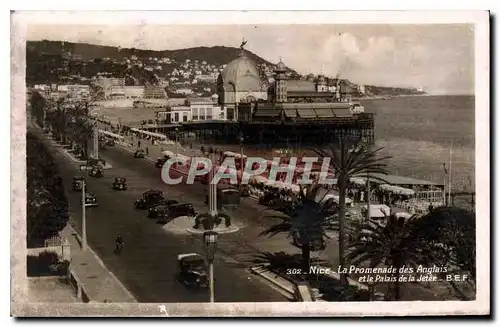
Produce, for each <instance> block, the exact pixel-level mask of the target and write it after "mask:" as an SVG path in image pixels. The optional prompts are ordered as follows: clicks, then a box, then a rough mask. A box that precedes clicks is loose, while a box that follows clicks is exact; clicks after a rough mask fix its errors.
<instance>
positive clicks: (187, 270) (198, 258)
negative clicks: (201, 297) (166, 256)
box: [177, 253, 208, 288]
mask: <svg viewBox="0 0 500 327" xmlns="http://www.w3.org/2000/svg"><path fill="white" fill-rule="evenodd" d="M177 262H178V263H179V281H180V282H181V283H183V284H184V285H186V286H187V287H194V288H206V287H208V277H207V271H208V269H207V265H206V263H205V258H204V257H203V256H202V255H201V254H198V253H185V254H179V255H178V256H177Z"/></svg>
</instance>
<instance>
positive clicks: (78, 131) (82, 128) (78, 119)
mask: <svg viewBox="0 0 500 327" xmlns="http://www.w3.org/2000/svg"><path fill="white" fill-rule="evenodd" d="M90 104H91V103H90V102H88V101H82V102H75V103H73V104H72V106H71V107H70V110H69V111H68V115H69V116H70V121H71V123H72V127H73V128H72V129H71V139H72V142H74V143H76V144H78V145H79V147H80V148H81V149H82V152H83V153H82V156H83V157H85V158H88V148H89V140H90V139H92V137H93V132H94V127H95V125H96V122H95V121H93V120H92V119H91V117H90V111H89V108H90Z"/></svg>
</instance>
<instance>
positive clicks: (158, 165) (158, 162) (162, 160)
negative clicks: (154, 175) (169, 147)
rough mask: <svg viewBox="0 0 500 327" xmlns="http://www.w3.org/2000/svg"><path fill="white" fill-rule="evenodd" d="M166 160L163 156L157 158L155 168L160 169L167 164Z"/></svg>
mask: <svg viewBox="0 0 500 327" xmlns="http://www.w3.org/2000/svg"><path fill="white" fill-rule="evenodd" d="M167 160H168V158H167V157H165V156H163V157H158V159H156V163H155V167H156V168H162V167H163V165H164V164H165V162H167Z"/></svg>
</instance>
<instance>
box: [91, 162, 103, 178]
mask: <svg viewBox="0 0 500 327" xmlns="http://www.w3.org/2000/svg"><path fill="white" fill-rule="evenodd" d="M89 176H90V177H96V178H101V177H103V176H104V173H103V169H102V166H100V165H99V166H92V168H90V170H89Z"/></svg>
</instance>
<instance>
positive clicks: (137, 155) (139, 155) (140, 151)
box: [134, 149, 145, 158]
mask: <svg viewBox="0 0 500 327" xmlns="http://www.w3.org/2000/svg"><path fill="white" fill-rule="evenodd" d="M144 156H145V154H144V150H143V149H137V150H135V153H134V158H144Z"/></svg>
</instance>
